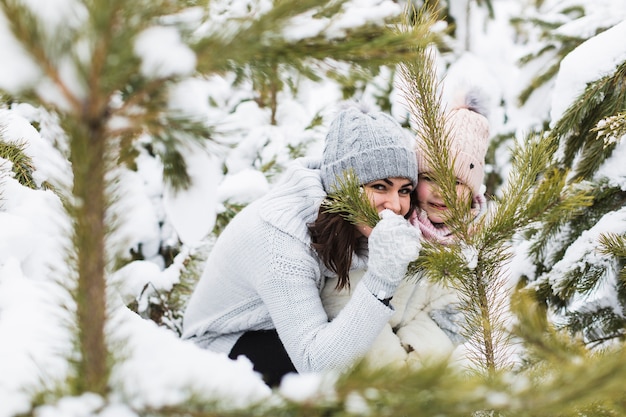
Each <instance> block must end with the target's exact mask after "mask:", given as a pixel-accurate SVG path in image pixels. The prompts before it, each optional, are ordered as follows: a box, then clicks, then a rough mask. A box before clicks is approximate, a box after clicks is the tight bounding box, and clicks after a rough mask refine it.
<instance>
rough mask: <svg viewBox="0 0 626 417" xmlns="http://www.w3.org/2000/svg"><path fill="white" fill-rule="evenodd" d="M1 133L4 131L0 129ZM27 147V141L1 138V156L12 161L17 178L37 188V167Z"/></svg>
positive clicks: (23, 183)
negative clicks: (34, 175) (21, 141)
mask: <svg viewBox="0 0 626 417" xmlns="http://www.w3.org/2000/svg"><path fill="white" fill-rule="evenodd" d="M1 134H2V132H1V131H0V135H1ZM25 149H26V144H25V143H19V142H18V143H15V142H5V141H3V140H0V158H4V159H6V160H7V161H11V163H12V164H13V167H12V171H13V174H14V175H15V179H16V180H17V181H18V182H19V183H20V184H22V185H24V186H26V187H28V188H32V189H36V188H37V185H36V184H35V180H34V179H33V171H34V170H35V167H34V165H33V161H32V158H31V157H30V156H28V155H27V154H26V152H25Z"/></svg>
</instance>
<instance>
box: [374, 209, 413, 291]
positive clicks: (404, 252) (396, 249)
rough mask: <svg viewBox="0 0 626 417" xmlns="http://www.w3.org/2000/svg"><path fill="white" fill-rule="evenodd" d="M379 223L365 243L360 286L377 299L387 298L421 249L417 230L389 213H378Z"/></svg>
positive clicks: (388, 211) (386, 211)
mask: <svg viewBox="0 0 626 417" xmlns="http://www.w3.org/2000/svg"><path fill="white" fill-rule="evenodd" d="M380 217H381V220H380V221H379V222H378V224H377V225H376V227H374V229H373V230H372V233H371V234H370V237H369V239H368V245H369V261H368V264H367V273H366V274H365V276H364V277H363V283H364V284H365V286H366V287H367V289H368V290H370V292H371V293H372V294H374V295H375V296H376V297H377V298H378V299H380V300H383V299H386V298H390V297H392V296H393V294H394V293H395V291H396V288H397V287H398V285H399V284H400V281H402V278H403V277H404V275H405V274H406V269H407V266H408V265H409V263H410V262H411V261H414V260H415V259H417V256H418V255H419V253H420V250H421V249H422V245H421V243H420V238H421V233H420V230H419V228H417V227H415V226H413V225H411V224H410V223H409V222H408V221H407V220H406V219H405V218H404V217H402V216H400V215H398V214H395V213H394V212H392V211H391V210H383V211H382V212H381V213H380Z"/></svg>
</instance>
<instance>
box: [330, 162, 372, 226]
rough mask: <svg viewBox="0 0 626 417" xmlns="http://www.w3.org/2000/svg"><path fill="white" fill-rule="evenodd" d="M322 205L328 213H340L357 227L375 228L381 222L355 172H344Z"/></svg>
mask: <svg viewBox="0 0 626 417" xmlns="http://www.w3.org/2000/svg"><path fill="white" fill-rule="evenodd" d="M322 204H323V207H324V211H326V212H327V213H339V214H341V215H342V216H343V217H344V219H346V220H347V221H349V222H350V223H352V224H355V225H356V224H361V225H368V226H370V227H374V226H376V224H377V223H378V221H379V220H380V216H379V215H378V212H377V211H376V208H375V207H374V206H373V205H372V203H371V202H370V200H369V198H368V197H367V194H366V193H365V189H364V188H363V187H362V186H361V184H360V183H359V180H358V178H357V176H356V174H355V173H354V170H347V171H344V173H343V176H341V177H338V178H337V183H336V184H333V185H332V187H331V191H330V193H329V194H328V197H327V198H326V200H324V202H323V203H322Z"/></svg>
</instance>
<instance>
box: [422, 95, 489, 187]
mask: <svg viewBox="0 0 626 417" xmlns="http://www.w3.org/2000/svg"><path fill="white" fill-rule="evenodd" d="M451 104H452V106H451V109H450V111H449V112H448V113H447V114H446V116H445V123H446V127H447V129H448V132H449V136H448V138H449V140H450V142H449V144H450V149H449V150H448V153H449V155H450V158H451V160H452V161H454V173H455V175H456V176H457V178H459V179H460V180H461V181H463V182H464V183H465V184H466V185H467V186H468V187H470V189H471V190H472V193H473V194H474V195H476V194H479V193H480V188H481V186H482V184H483V180H484V177H485V154H486V153H487V146H488V144H489V121H488V120H487V110H486V107H485V100H484V98H483V95H482V92H481V91H480V90H478V89H472V90H469V91H467V92H463V93H461V94H459V95H458V96H457V99H456V100H454V101H453V102H452V103H451ZM417 142H418V145H417V147H418V152H417V161H418V164H419V167H420V171H419V172H420V173H423V172H430V171H432V167H431V166H430V165H429V164H428V161H427V158H426V154H425V152H426V149H425V145H424V143H423V142H422V141H421V140H420V139H419V137H418V141H417Z"/></svg>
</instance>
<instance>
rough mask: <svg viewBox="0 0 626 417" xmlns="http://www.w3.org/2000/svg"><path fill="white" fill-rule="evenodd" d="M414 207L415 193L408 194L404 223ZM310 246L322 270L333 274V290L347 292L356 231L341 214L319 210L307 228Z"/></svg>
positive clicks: (356, 236)
mask: <svg viewBox="0 0 626 417" xmlns="http://www.w3.org/2000/svg"><path fill="white" fill-rule="evenodd" d="M416 207H417V191H416V190H414V191H413V192H412V193H411V206H410V208H409V211H408V213H407V214H406V215H405V216H404V218H405V219H408V218H409V217H411V214H412V213H413V211H414V210H415V209H416ZM307 226H308V229H309V234H310V235H311V246H312V247H313V249H315V251H316V252H317V256H319V257H320V259H321V260H322V262H323V263H324V266H326V268H328V269H329V270H331V271H333V272H334V273H336V274H337V285H335V289H337V290H341V289H343V288H350V265H352V255H353V254H354V253H355V252H356V250H357V247H358V244H359V235H358V234H357V231H356V228H355V227H354V225H352V224H351V223H350V222H348V221H347V220H346V219H345V218H344V216H343V215H342V214H341V213H329V212H328V211H326V210H325V205H324V204H322V205H321V206H320V209H319V212H318V214H317V218H316V219H315V221H313V222H312V223H309V224H308V225H307Z"/></svg>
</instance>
